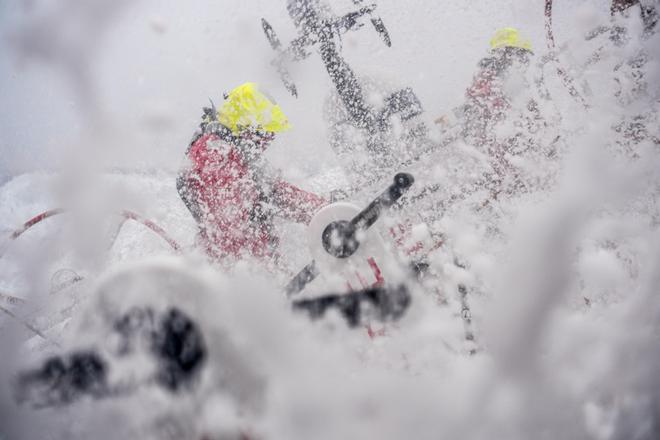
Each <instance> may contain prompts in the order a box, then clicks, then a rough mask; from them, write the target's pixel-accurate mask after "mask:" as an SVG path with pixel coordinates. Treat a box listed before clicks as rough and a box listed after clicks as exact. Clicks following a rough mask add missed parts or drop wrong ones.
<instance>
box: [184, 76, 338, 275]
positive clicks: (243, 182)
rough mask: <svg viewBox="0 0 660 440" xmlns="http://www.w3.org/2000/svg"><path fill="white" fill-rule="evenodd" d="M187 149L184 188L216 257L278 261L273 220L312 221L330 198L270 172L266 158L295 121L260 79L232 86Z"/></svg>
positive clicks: (201, 236) (201, 233)
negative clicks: (290, 120) (278, 135)
mask: <svg viewBox="0 0 660 440" xmlns="http://www.w3.org/2000/svg"><path fill="white" fill-rule="evenodd" d="M200 127H201V130H200V131H199V132H198V133H196V135H195V137H194V139H193V141H192V142H191V144H190V146H189V147H188V150H187V153H186V155H187V159H188V163H187V165H186V166H185V167H184V168H183V170H182V171H181V172H180V173H179V176H178V179H177V189H178V191H179V195H180V196H181V198H182V199H183V201H184V203H185V204H186V206H187V207H188V209H189V210H190V212H191V213H192V215H193V217H194V218H195V220H196V221H197V223H198V225H199V236H198V238H199V241H200V242H201V243H200V244H202V245H203V246H204V247H205V249H206V251H207V253H208V254H209V256H210V257H211V258H213V259H214V260H216V261H219V262H223V263H229V264H231V262H233V261H235V260H236V259H241V258H245V257H256V258H258V259H265V260H267V262H268V263H275V264H277V259H278V252H277V248H278V244H279V240H278V237H277V236H276V234H275V231H274V227H273V220H274V217H275V216H281V217H283V218H286V219H288V220H291V221H294V222H298V223H307V222H309V220H310V219H311V217H312V215H313V214H314V213H315V212H316V211H317V210H318V209H319V208H320V207H322V206H324V205H325V204H326V201H325V200H324V199H323V198H321V197H319V196H317V195H315V194H312V193H309V192H306V191H303V190H301V189H300V188H297V187H296V186H294V185H291V184H289V183H287V182H285V181H283V180H281V179H280V178H278V177H277V176H273V174H274V173H272V172H269V171H268V169H267V167H266V164H265V161H264V159H263V152H264V151H265V150H266V148H268V145H269V144H270V143H271V142H272V140H273V139H274V137H275V134H276V133H279V132H282V131H285V130H287V129H288V128H289V123H288V121H287V119H286V116H284V114H283V113H282V110H281V109H280V107H279V106H278V105H277V104H275V103H274V102H273V100H272V99H270V98H269V97H268V96H267V95H265V94H264V93H262V92H261V91H259V89H258V86H257V85H256V84H254V83H245V84H242V85H240V86H239V87H236V88H235V89H234V90H232V91H231V92H230V93H229V94H228V95H227V96H226V99H225V102H224V104H223V106H222V108H221V109H220V110H219V111H217V112H216V111H215V109H205V119H204V121H203V122H202V124H201V126H200Z"/></svg>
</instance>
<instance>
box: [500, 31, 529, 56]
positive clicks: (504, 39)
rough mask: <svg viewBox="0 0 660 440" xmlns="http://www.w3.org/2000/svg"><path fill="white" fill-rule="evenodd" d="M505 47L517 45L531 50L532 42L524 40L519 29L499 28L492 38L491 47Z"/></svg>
mask: <svg viewBox="0 0 660 440" xmlns="http://www.w3.org/2000/svg"><path fill="white" fill-rule="evenodd" d="M503 47H516V48H519V49H525V50H528V51H530V52H531V51H532V43H531V42H530V41H529V40H523V39H522V38H521V37H520V32H518V29H516V28H512V27H506V28H502V29H498V30H497V31H496V32H495V35H494V36H493V38H491V39H490V48H491V49H492V50H494V49H500V48H503Z"/></svg>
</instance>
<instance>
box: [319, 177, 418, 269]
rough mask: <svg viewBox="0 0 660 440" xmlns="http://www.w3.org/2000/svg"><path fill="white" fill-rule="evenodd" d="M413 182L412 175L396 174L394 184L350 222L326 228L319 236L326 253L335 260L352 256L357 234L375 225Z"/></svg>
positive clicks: (356, 246) (341, 221) (337, 222)
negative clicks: (381, 215)
mask: <svg viewBox="0 0 660 440" xmlns="http://www.w3.org/2000/svg"><path fill="white" fill-rule="evenodd" d="M414 182H415V178H414V177H413V176H412V174H409V173H398V174H397V175H396V176H394V182H393V183H392V184H391V185H390V186H389V187H388V188H387V189H386V190H385V191H384V192H383V193H382V194H381V195H379V196H378V197H376V198H375V199H374V201H372V202H371V203H370V204H369V206H367V207H366V208H365V209H363V210H362V211H360V213H358V214H357V215H356V216H355V217H353V219H352V220H351V221H347V220H339V221H335V222H332V223H330V224H329V225H328V226H326V228H325V229H324V230H323V234H322V236H321V242H322V243H323V248H324V249H325V250H326V252H328V253H329V254H330V255H332V256H333V257H337V258H348V257H350V256H351V255H353V254H354V253H355V252H356V251H357V250H358V248H359V247H360V241H359V240H358V238H357V235H358V232H359V231H364V230H366V229H369V228H370V227H371V226H372V225H373V224H374V223H376V220H378V218H379V217H380V214H381V213H382V212H383V210H384V209H387V208H389V207H391V206H392V205H394V204H395V203H396V202H397V201H398V200H399V199H400V198H401V196H403V194H404V193H405V192H406V191H408V189H410V187H411V186H412V184H413V183H414Z"/></svg>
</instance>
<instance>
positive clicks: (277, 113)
mask: <svg viewBox="0 0 660 440" xmlns="http://www.w3.org/2000/svg"><path fill="white" fill-rule="evenodd" d="M218 121H220V123H221V124H222V125H224V126H225V127H227V128H229V129H230V130H231V131H232V133H234V134H238V133H240V132H241V131H242V130H243V129H245V128H247V127H254V128H257V129H259V130H263V131H268V132H273V133H279V132H282V131H286V130H288V129H289V128H291V126H290V125H289V120H288V119H287V117H286V116H285V115H284V113H283V112H282V109H281V108H280V106H279V105H277V104H276V103H275V102H274V101H273V100H272V99H270V98H269V97H268V96H267V95H265V94H264V93H263V92H261V91H259V87H258V86H257V84H255V83H251V82H247V83H245V84H241V85H240V86H238V87H236V88H235V89H234V90H232V91H231V92H229V94H228V95H227V98H226V99H225V102H224V104H223V105H222V108H220V110H219V111H218Z"/></svg>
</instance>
